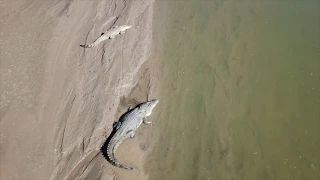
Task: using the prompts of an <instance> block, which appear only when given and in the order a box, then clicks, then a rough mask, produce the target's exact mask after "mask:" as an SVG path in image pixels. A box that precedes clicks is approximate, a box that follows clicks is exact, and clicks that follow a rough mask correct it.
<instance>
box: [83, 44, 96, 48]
mask: <svg viewBox="0 0 320 180" xmlns="http://www.w3.org/2000/svg"><path fill="white" fill-rule="evenodd" d="M80 46H81V47H83V48H92V47H93V44H86V45H80Z"/></svg>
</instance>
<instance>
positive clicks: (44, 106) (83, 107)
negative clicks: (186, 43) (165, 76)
mask: <svg viewBox="0 0 320 180" xmlns="http://www.w3.org/2000/svg"><path fill="white" fill-rule="evenodd" d="M0 16H1V18H0V27H1V31H0V48H1V54H0V55H1V58H0V78H1V79H0V80H1V81H0V85H1V86H0V87H1V89H0V93H1V101H0V118H1V120H0V133H1V141H0V152H1V154H0V155H1V159H0V171H1V172H0V179H52V180H55V179H144V178H147V175H146V174H145V172H144V171H143V168H142V167H143V162H144V158H145V156H146V152H147V151H148V150H150V146H149V145H150V143H149V140H150V137H149V136H147V134H149V133H151V131H152V128H153V127H151V128H150V127H141V128H140V129H139V132H138V134H137V135H136V138H134V139H132V140H130V141H127V142H125V143H124V144H123V145H122V146H120V147H119V149H118V151H117V152H116V157H117V159H118V160H119V161H120V162H121V163H123V164H126V165H128V166H132V167H136V168H137V169H138V170H136V171H127V170H122V169H118V168H116V167H113V166H112V165H110V164H109V163H108V162H107V161H106V160H105V159H104V157H103V156H102V155H101V153H100V148H101V146H102V145H103V144H104V142H105V140H106V138H107V137H108V136H109V134H110V132H111V130H112V124H113V122H114V121H117V120H118V118H119V117H120V116H121V114H122V113H124V112H125V111H126V110H127V107H129V106H134V105H135V104H137V103H138V102H143V101H146V100H147V99H153V98H157V92H156V89H157V86H158V82H157V81H158V80H157V79H158V77H157V64H158V63H157V62H156V59H155V58H153V56H152V21H153V0H140V1H130V0H125V1H120V0H107V1H102V0H100V1H99V0H97V1H75V0H66V1H62V0H54V1H43V0H33V1H27V0H20V1H8V0H1V1H0ZM121 25H131V26H132V28H131V29H129V30H127V31H126V33H125V34H124V35H120V36H117V37H116V38H115V39H111V40H107V41H105V42H103V43H101V44H100V45H99V46H97V47H95V48H89V49H84V48H82V47H80V46H79V45H80V44H89V43H91V42H93V41H94V40H95V39H96V38H97V37H99V36H100V34H101V33H103V32H105V31H106V30H108V29H110V28H111V27H113V26H121ZM150 119H151V120H153V116H151V117H150Z"/></svg>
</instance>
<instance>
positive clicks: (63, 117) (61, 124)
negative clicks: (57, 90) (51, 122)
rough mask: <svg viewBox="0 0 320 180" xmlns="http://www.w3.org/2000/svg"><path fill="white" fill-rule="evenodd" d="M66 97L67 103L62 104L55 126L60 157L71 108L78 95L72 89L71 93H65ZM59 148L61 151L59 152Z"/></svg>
mask: <svg viewBox="0 0 320 180" xmlns="http://www.w3.org/2000/svg"><path fill="white" fill-rule="evenodd" d="M65 96H66V97H65V98H64V100H65V103H64V104H63V105H61V106H60V110H59V111H60V112H59V114H58V120H57V121H58V123H57V125H56V127H55V132H54V135H55V140H54V141H55V143H54V144H55V145H54V148H55V153H56V157H60V154H61V153H62V151H63V141H64V135H65V131H66V128H67V127H66V126H67V121H68V119H69V116H70V114H71V110H72V107H73V103H74V101H75V99H76V95H74V92H73V89H71V90H70V91H69V93H67V94H66V95H65ZM58 149H59V152H58Z"/></svg>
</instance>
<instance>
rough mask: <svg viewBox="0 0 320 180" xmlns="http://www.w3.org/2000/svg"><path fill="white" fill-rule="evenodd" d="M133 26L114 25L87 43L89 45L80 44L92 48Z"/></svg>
mask: <svg viewBox="0 0 320 180" xmlns="http://www.w3.org/2000/svg"><path fill="white" fill-rule="evenodd" d="M131 27H132V26H127V25H123V26H114V27H112V28H111V29H109V30H108V31H106V32H105V33H102V34H101V36H100V37H99V38H98V39H96V40H95V41H94V42H93V43H91V44H87V45H80V46H81V47H83V48H92V47H95V46H98V45H99V44H100V43H101V42H102V41H105V40H107V39H113V38H115V37H116V35H119V34H124V32H125V31H126V30H127V29H129V28H131Z"/></svg>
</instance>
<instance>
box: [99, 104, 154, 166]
mask: <svg viewBox="0 0 320 180" xmlns="http://www.w3.org/2000/svg"><path fill="white" fill-rule="evenodd" d="M158 102H159V100H157V99H154V100H151V101H147V102H144V103H141V104H139V105H137V106H136V107H135V108H129V109H128V111H127V112H126V113H125V114H123V115H122V116H121V117H120V119H119V121H117V122H115V123H113V133H111V135H110V136H109V138H108V139H109V140H107V144H106V153H105V152H103V150H102V154H103V155H104V156H105V158H106V159H107V160H108V162H109V163H110V164H112V165H113V166H116V167H119V168H123V169H127V170H134V168H132V167H128V166H125V165H122V164H120V163H119V162H118V161H117V159H116V158H115V155H114V153H115V151H116V150H117V148H118V147H119V146H120V144H121V143H122V142H123V141H124V140H126V139H128V138H133V137H134V136H135V133H136V130H137V129H138V128H139V126H140V125H141V124H142V123H144V124H152V122H151V121H148V120H147V118H146V117H147V116H150V115H151V113H152V110H153V108H154V107H155V106H156V105H157V104H158Z"/></svg>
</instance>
